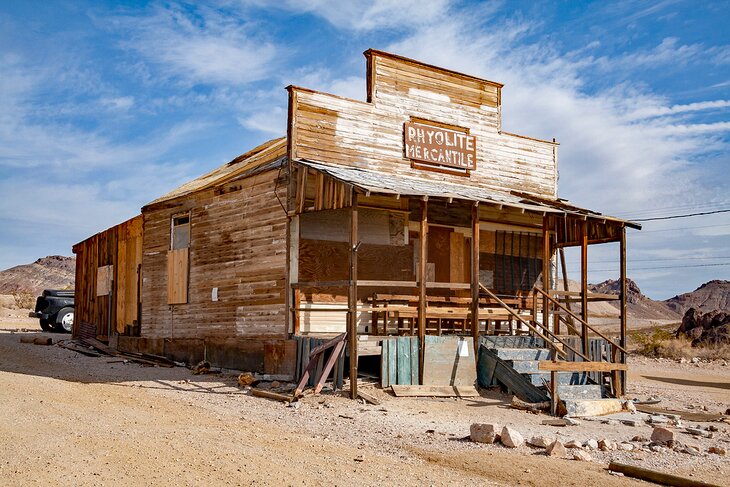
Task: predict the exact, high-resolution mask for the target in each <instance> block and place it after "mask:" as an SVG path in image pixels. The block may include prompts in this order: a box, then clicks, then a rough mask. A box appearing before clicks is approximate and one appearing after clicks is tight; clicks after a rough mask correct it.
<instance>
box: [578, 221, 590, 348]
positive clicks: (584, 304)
mask: <svg viewBox="0 0 730 487" xmlns="http://www.w3.org/2000/svg"><path fill="white" fill-rule="evenodd" d="M580 293H581V294H580V296H581V305H580V308H581V309H580V317H581V319H582V320H583V323H582V330H581V351H582V352H583V353H584V354H585V353H586V352H587V351H588V326H586V323H587V322H588V223H587V222H583V224H582V225H581V241H580Z"/></svg>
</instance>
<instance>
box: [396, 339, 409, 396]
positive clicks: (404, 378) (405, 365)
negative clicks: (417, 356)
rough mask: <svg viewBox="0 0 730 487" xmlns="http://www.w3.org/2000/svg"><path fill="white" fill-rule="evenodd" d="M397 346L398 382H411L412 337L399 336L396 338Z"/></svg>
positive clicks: (406, 383)
mask: <svg viewBox="0 0 730 487" xmlns="http://www.w3.org/2000/svg"><path fill="white" fill-rule="evenodd" d="M395 342H396V348H397V352H396V355H397V357H398V358H397V364H396V368H397V369H398V373H397V374H398V379H397V382H396V383H397V384H403V385H410V384H411V343H410V342H411V339H410V337H398V338H396V339H395Z"/></svg>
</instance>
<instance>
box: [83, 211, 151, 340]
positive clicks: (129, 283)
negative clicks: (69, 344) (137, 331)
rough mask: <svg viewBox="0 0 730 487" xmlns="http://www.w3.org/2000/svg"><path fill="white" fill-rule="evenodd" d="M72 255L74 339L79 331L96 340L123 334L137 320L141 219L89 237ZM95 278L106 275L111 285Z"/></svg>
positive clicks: (137, 218) (129, 221)
mask: <svg viewBox="0 0 730 487" xmlns="http://www.w3.org/2000/svg"><path fill="white" fill-rule="evenodd" d="M73 252H74V253H75V254H76V289H75V312H74V314H75V320H74V331H73V333H74V336H78V335H80V334H82V333H80V332H81V330H82V329H84V333H83V334H85V335H95V336H97V337H100V338H106V337H108V336H109V335H110V333H112V332H114V331H116V332H117V333H124V332H125V328H126V325H132V324H134V321H136V320H138V318H139V317H138V306H137V296H138V293H137V289H138V287H137V286H138V284H139V281H138V275H139V274H138V272H139V265H140V264H141V262H142V216H141V215H140V216H137V217H135V218H132V219H130V220H127V221H126V222H124V223H120V224H119V225H116V226H114V227H111V228H109V229H107V230H105V231H103V232H100V233H97V234H96V235H94V236H92V237H89V238H88V239H86V240H84V241H83V242H80V243H78V244H76V245H74V247H73ZM100 268H102V269H103V270H102V271H101V272H100V271H99V269H100ZM99 275H102V276H103V275H106V280H107V281H109V282H111V286H109V282H106V283H100V282H99V281H98V279H99ZM109 278H111V279H109ZM110 291H111V297H110V295H109V293H110ZM100 292H101V293H100ZM110 306H111V308H112V309H111V313H110V309H109V307H110ZM110 319H111V321H110ZM110 323H111V324H113V326H110Z"/></svg>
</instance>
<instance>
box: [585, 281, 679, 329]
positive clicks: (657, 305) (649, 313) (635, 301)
mask: <svg viewBox="0 0 730 487" xmlns="http://www.w3.org/2000/svg"><path fill="white" fill-rule="evenodd" d="M588 290H589V291H590V292H593V293H600V294H615V295H618V294H619V291H620V290H621V281H619V280H613V279H609V280H607V281H603V282H600V283H598V284H589V285H588ZM626 302H627V306H626V307H627V308H628V312H629V314H630V315H631V316H633V317H635V318H646V319H662V320H674V319H676V320H681V319H682V315H681V314H680V313H678V312H677V311H676V310H675V309H673V308H670V307H669V306H668V305H667V303H666V302H664V301H654V300H653V299H651V298H648V297H646V296H644V294H643V293H642V292H641V289H639V286H638V285H637V284H636V283H635V282H634V281H632V280H631V279H628V278H627V279H626ZM596 304H598V303H596ZM605 304H610V306H611V307H612V308H614V309H616V311H618V306H619V302H618V301H608V302H607V303H605ZM605 304H604V307H605ZM591 308H592V306H591Z"/></svg>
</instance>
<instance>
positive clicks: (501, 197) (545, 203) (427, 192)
mask: <svg viewBox="0 0 730 487" xmlns="http://www.w3.org/2000/svg"><path fill="white" fill-rule="evenodd" d="M296 163H297V164H302V165H304V166H307V167H311V168H312V169H315V170H317V171H321V172H323V173H325V174H327V175H328V176H331V177H333V178H335V179H338V180H340V181H342V182H345V183H348V184H352V185H353V186H355V187H357V188H360V189H361V190H364V191H369V192H371V193H380V194H392V195H402V196H428V197H435V198H453V199H460V200H467V201H478V202H480V203H490V204H496V205H504V206H510V207H513V208H519V209H521V210H525V211H531V212H536V213H543V214H546V213H548V214H549V213H552V214H569V215H576V216H581V217H590V218H597V219H601V220H610V221H615V222H620V223H625V224H626V225H629V226H632V227H634V228H641V226H640V225H637V224H635V223H632V222H628V221H625V220H621V219H619V218H615V217H611V216H607V215H602V214H601V213H598V212H594V211H591V210H588V209H585V208H580V207H578V206H574V205H572V204H570V203H568V202H567V201H565V200H555V201H554V202H553V201H549V200H546V199H543V198H539V197H533V196H531V195H528V194H523V193H519V194H514V193H504V192H500V191H489V190H488V189H485V188H479V187H475V186H467V185H463V184H455V183H451V182H445V181H432V180H427V179H420V178H414V177H410V176H401V175H396V174H385V173H381V172H376V171H371V170H369V169H365V168H359V167H352V166H339V165H333V164H325V163H322V162H317V161H311V160H299V161H296Z"/></svg>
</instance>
